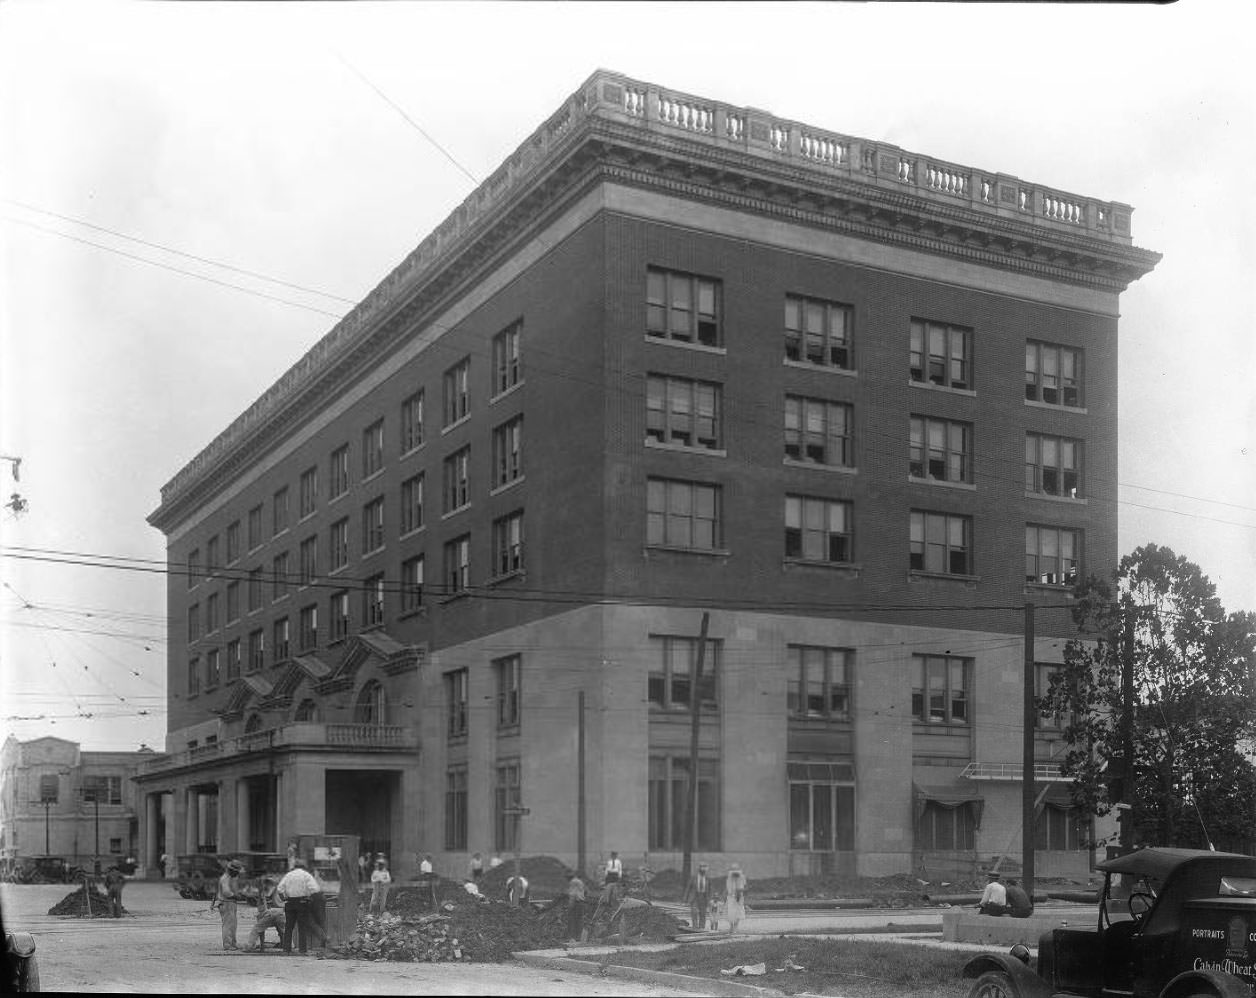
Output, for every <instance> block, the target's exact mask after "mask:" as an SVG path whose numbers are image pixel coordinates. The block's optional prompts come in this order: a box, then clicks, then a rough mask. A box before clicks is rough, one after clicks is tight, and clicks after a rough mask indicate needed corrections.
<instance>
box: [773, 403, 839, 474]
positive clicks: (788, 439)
mask: <svg viewBox="0 0 1256 998" xmlns="http://www.w3.org/2000/svg"><path fill="white" fill-rule="evenodd" d="M853 424H854V409H853V407H852V406H850V405H847V404H846V403H843V402H825V401H823V400H822V399H810V398H801V397H799V396H796V395H786V396H785V457H786V458H787V459H788V460H791V461H806V462H808V463H811V464H824V465H828V466H829V467H833V468H853V467H854V466H855V450H854V442H853V440H852V433H853V430H854V425H853Z"/></svg>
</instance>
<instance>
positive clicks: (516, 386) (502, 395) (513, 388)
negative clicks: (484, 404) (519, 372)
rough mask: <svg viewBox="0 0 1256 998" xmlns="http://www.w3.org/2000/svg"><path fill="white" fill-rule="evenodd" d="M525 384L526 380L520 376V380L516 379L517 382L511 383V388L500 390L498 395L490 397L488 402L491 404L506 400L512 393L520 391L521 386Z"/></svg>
mask: <svg viewBox="0 0 1256 998" xmlns="http://www.w3.org/2000/svg"><path fill="white" fill-rule="evenodd" d="M523 384H524V382H523V378H520V379H519V380H518V381H516V382H515V383H514V384H513V385H511V386H510V387H509V388H506V389H504V390H503V391H500V392H498V393H497V394H496V395H494V396H493V397H492V398H491V399H489V400H488V404H489V405H496V404H497V403H498V402H501V401H503V400H505V399H508V398H510V396H511V395H513V394H514V393H515V392H517V391H519V390H520V389H521V388H523Z"/></svg>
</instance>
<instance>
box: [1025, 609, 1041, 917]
mask: <svg viewBox="0 0 1256 998" xmlns="http://www.w3.org/2000/svg"><path fill="white" fill-rule="evenodd" d="M1034 672H1035V666H1034V605H1033V604H1032V603H1026V604H1025V692H1024V715H1023V724H1024V733H1023V739H1022V750H1023V752H1022V756H1021V761H1022V769H1023V780H1022V783H1021V879H1022V881H1023V883H1022V886H1023V887H1024V888H1025V893H1026V894H1028V895H1029V897H1030V900H1031V903H1032V899H1033V896H1034V844H1035V843H1034V838H1035V836H1034V810H1035V807H1034V804H1035V793H1034V790H1035V788H1034V729H1035V727H1036V726H1037V720H1038V707H1037V703H1036V702H1035V696H1034V692H1035V686H1036V683H1035V675H1034Z"/></svg>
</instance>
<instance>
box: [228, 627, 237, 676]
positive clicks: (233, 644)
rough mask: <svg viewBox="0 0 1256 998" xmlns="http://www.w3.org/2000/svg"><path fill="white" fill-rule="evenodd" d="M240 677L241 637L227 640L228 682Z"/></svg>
mask: <svg viewBox="0 0 1256 998" xmlns="http://www.w3.org/2000/svg"><path fill="white" fill-rule="evenodd" d="M239 678H240V639H239V638H232V639H231V640H230V641H228V642H227V682H229V683H230V682H232V681H233V680H236V679H239Z"/></svg>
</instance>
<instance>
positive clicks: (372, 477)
mask: <svg viewBox="0 0 1256 998" xmlns="http://www.w3.org/2000/svg"><path fill="white" fill-rule="evenodd" d="M383 474H384V469H383V468H382V467H380V468H376V469H375V470H374V471H372V472H371V473H370V474H369V475H363V476H362V481H360V482H359V483H358V484H359V485H365V484H366V483H367V482H373V481H375V479H377V478H379V477H380V476H381V475H383Z"/></svg>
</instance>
